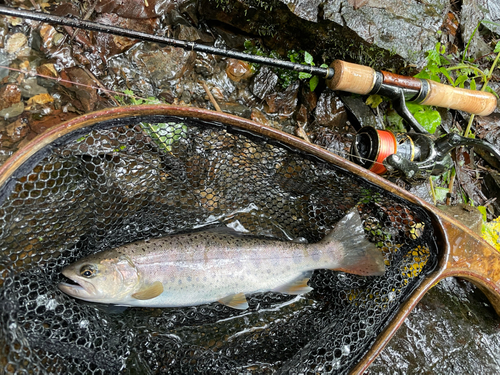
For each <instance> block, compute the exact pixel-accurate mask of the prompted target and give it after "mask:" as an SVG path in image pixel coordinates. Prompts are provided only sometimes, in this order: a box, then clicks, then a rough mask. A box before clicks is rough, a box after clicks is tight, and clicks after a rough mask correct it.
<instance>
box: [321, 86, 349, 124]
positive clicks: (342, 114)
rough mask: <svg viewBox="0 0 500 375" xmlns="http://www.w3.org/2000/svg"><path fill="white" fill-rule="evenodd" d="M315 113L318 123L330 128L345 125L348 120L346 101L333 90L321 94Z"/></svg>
mask: <svg viewBox="0 0 500 375" xmlns="http://www.w3.org/2000/svg"><path fill="white" fill-rule="evenodd" d="M314 114H315V116H316V121H317V123H318V124H319V125H322V126H326V127H328V128H334V127H337V126H344V125H345V123H346V121H347V113H346V110H345V107H344V103H343V102H342V101H341V100H340V98H338V97H337V96H336V95H335V93H334V92H333V91H331V90H325V91H324V92H323V93H322V94H321V95H320V97H319V99H318V103H317V105H316V110H315V112H314Z"/></svg>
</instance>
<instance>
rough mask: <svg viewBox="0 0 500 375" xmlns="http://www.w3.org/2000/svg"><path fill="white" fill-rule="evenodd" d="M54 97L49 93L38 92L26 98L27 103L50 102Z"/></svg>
mask: <svg viewBox="0 0 500 375" xmlns="http://www.w3.org/2000/svg"><path fill="white" fill-rule="evenodd" d="M53 101H54V98H53V97H52V96H51V95H50V94H38V95H35V96H32V97H31V98H29V99H28V105H33V104H47V103H52V102H53Z"/></svg>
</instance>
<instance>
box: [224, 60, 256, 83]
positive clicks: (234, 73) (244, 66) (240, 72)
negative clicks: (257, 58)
mask: <svg viewBox="0 0 500 375" xmlns="http://www.w3.org/2000/svg"><path fill="white" fill-rule="evenodd" d="M226 74H227V76H228V77H229V78H230V79H231V80H232V81H234V82H240V81H241V80H244V79H247V78H249V77H251V76H252V74H253V71H252V67H251V66H250V64H248V63H247V62H245V61H241V60H236V59H227V66H226Z"/></svg>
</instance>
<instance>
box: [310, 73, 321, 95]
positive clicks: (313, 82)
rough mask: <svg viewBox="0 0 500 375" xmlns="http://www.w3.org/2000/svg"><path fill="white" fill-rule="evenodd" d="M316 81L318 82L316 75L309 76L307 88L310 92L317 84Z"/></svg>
mask: <svg viewBox="0 0 500 375" xmlns="http://www.w3.org/2000/svg"><path fill="white" fill-rule="evenodd" d="M318 83H319V77H318V76H314V77H312V78H311V80H310V81H309V88H310V89H311V92H312V91H314V90H315V89H316V87H317V86H318Z"/></svg>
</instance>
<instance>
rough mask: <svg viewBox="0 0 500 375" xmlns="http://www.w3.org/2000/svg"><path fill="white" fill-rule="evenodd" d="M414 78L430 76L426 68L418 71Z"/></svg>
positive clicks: (427, 77)
mask: <svg viewBox="0 0 500 375" xmlns="http://www.w3.org/2000/svg"><path fill="white" fill-rule="evenodd" d="M414 77H415V78H422V79H430V78H431V76H430V75H429V72H428V71H427V70H422V71H421V72H420V73H418V74H416V75H415V76H414Z"/></svg>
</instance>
